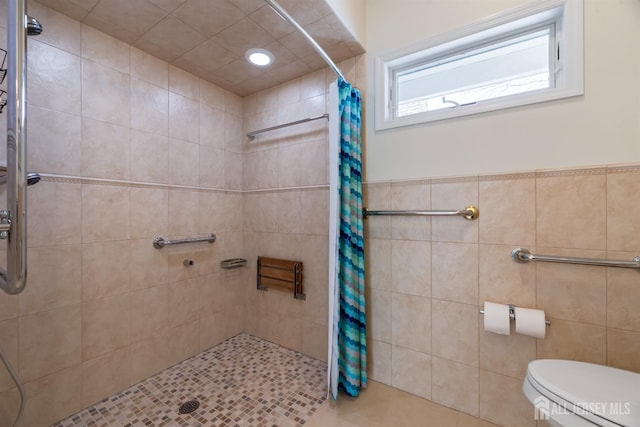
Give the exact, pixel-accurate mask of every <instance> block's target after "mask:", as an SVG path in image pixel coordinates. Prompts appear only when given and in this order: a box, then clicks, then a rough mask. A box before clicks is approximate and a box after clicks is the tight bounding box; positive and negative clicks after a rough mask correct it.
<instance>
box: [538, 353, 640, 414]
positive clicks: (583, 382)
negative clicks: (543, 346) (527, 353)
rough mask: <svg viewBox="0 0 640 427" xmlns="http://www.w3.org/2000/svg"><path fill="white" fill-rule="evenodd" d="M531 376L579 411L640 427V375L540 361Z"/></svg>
mask: <svg viewBox="0 0 640 427" xmlns="http://www.w3.org/2000/svg"><path fill="white" fill-rule="evenodd" d="M527 373H528V375H529V376H530V377H531V378H533V379H534V380H535V381H536V382H537V383H538V384H539V385H541V386H542V387H544V388H546V389H547V390H549V391H550V392H551V393H553V394H555V395H557V396H559V397H560V398H562V399H563V400H565V401H566V402H569V403H571V404H574V405H576V406H577V407H578V409H577V410H578V412H580V411H587V412H590V413H592V414H594V415H596V416H598V417H600V418H604V419H607V420H609V421H611V422H614V423H617V424H619V425H621V426H640V374H637V373H634V372H630V371H624V370H622V369H616V368H612V367H609V366H603V365H595V364H593V363H585V362H577V361H573V360H557V359H541V360H534V361H532V362H530V363H529V369H528V371H527Z"/></svg>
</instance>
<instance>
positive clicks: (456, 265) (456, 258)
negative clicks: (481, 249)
mask: <svg viewBox="0 0 640 427" xmlns="http://www.w3.org/2000/svg"><path fill="white" fill-rule="evenodd" d="M431 265H432V267H431V295H432V296H433V297H434V298H438V299H442V300H448V301H456V302H462V303H466V304H476V302H477V301H478V245H477V244H475V243H439V242H433V243H432V244H431Z"/></svg>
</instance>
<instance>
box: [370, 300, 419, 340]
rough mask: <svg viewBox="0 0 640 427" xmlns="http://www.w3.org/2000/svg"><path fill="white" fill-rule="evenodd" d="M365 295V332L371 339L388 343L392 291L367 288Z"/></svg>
mask: <svg viewBox="0 0 640 427" xmlns="http://www.w3.org/2000/svg"><path fill="white" fill-rule="evenodd" d="M367 297H368V298H367V301H366V303H367V305H366V309H367V334H368V336H369V337H371V339H373V340H377V341H384V342H387V343H390V342H391V325H392V320H391V310H392V309H391V307H392V303H391V300H392V293H391V292H385V291H378V290H373V289H372V290H368V292H367ZM397 299H398V300H399V301H400V300H402V299H403V298H402V296H399V297H398V298H397ZM399 303H400V302H398V303H397V304H399ZM429 320H431V319H429ZM404 326H406V325H404ZM399 332H400V331H399Z"/></svg>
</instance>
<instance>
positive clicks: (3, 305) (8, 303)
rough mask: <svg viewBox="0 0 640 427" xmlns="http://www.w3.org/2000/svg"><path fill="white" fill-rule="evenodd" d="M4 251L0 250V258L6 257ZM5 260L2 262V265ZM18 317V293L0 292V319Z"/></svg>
mask: <svg viewBox="0 0 640 427" xmlns="http://www.w3.org/2000/svg"><path fill="white" fill-rule="evenodd" d="M6 258H7V255H6V251H0V259H6ZM5 263H6V262H3V263H2V264H3V266H4V264H5ZM15 317H18V295H9V294H7V293H4V292H2V293H0V321H2V320H7V319H13V318H15Z"/></svg>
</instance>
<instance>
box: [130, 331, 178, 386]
mask: <svg viewBox="0 0 640 427" xmlns="http://www.w3.org/2000/svg"><path fill="white" fill-rule="evenodd" d="M168 340H169V331H168V329H167V328H166V327H165V328H164V329H158V330H157V331H155V332H153V334H151V335H150V336H149V337H147V338H145V339H142V340H139V341H136V342H134V343H133V344H131V354H130V357H131V359H130V360H129V362H130V363H131V384H135V383H137V382H139V381H142V380H143V379H145V378H148V377H150V376H151V375H153V374H155V373H158V372H160V371H161V370H163V369H165V368H167V367H168V366H169V346H168V345H167V342H168Z"/></svg>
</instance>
